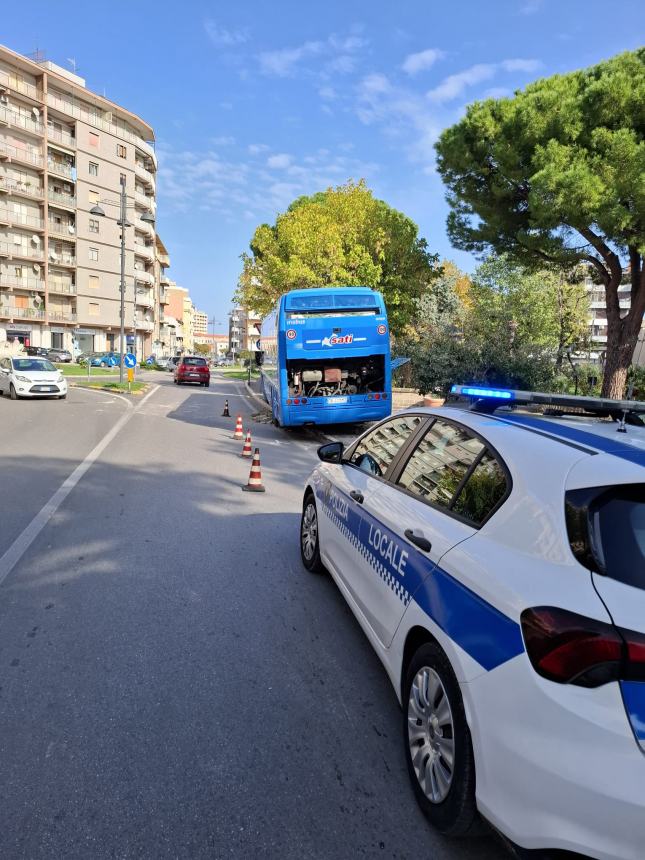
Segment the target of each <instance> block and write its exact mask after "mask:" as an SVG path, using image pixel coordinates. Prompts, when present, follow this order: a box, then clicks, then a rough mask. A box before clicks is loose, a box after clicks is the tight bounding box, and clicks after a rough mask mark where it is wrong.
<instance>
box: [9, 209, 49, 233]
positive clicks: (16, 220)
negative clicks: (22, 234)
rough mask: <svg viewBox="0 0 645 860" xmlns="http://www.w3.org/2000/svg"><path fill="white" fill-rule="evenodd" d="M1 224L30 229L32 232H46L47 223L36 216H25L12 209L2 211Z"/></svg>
mask: <svg viewBox="0 0 645 860" xmlns="http://www.w3.org/2000/svg"><path fill="white" fill-rule="evenodd" d="M0 223H5V224H13V225H17V226H20V227H29V228H30V229H31V230H44V228H45V222H44V221H43V219H42V218H38V217H37V216H36V215H24V214H23V213H22V212H13V211H12V210H11V209H0Z"/></svg>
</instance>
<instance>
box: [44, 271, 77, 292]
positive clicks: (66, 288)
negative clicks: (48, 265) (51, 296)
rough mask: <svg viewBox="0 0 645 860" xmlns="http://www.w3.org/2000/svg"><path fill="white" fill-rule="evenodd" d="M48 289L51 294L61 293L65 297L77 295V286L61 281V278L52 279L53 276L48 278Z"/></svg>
mask: <svg viewBox="0 0 645 860" xmlns="http://www.w3.org/2000/svg"><path fill="white" fill-rule="evenodd" d="M47 289H48V290H49V292H50V293H61V294H62V295H65V296H75V295H76V284H72V283H70V282H69V281H66V280H61V279H60V278H56V277H52V276H51V275H50V276H49V278H47Z"/></svg>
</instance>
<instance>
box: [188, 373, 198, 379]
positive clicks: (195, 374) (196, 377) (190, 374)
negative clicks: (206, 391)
mask: <svg viewBox="0 0 645 860" xmlns="http://www.w3.org/2000/svg"><path fill="white" fill-rule="evenodd" d="M188 375H189V376H190V378H191V379H199V373H189V374H188Z"/></svg>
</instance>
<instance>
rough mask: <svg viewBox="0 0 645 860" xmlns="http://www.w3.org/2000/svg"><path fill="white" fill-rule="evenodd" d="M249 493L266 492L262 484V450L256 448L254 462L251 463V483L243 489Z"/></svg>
mask: <svg viewBox="0 0 645 860" xmlns="http://www.w3.org/2000/svg"><path fill="white" fill-rule="evenodd" d="M242 489H243V490H246V491H247V492H249V493H264V492H266V490H265V488H264V485H263V484H262V469H261V468H260V449H259V448H256V449H255V453H254V454H253V462H252V463H251V473H250V475H249V482H248V484H247V485H246V486H245V487H242Z"/></svg>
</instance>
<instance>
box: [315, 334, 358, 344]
mask: <svg viewBox="0 0 645 860" xmlns="http://www.w3.org/2000/svg"><path fill="white" fill-rule="evenodd" d="M346 343H354V335H353V334H343V335H338V334H332V335H331V337H324V338H323V339H322V346H340V345H343V344H346Z"/></svg>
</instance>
